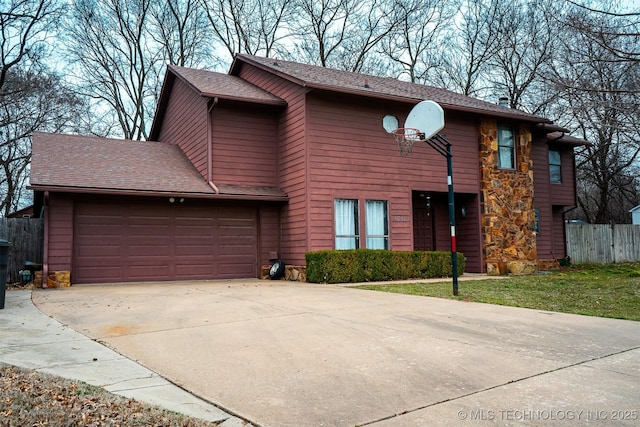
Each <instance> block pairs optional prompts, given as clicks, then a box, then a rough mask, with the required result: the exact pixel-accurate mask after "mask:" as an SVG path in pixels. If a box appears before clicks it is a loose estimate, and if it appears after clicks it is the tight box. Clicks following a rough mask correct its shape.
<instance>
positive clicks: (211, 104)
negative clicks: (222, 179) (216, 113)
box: [207, 96, 220, 194]
mask: <svg viewBox="0 0 640 427" xmlns="http://www.w3.org/2000/svg"><path fill="white" fill-rule="evenodd" d="M217 103H218V97H217V96H216V97H215V98H213V101H211V102H209V105H208V108H207V183H208V184H209V186H210V187H211V188H212V189H213V191H214V192H215V193H216V194H220V190H219V189H218V187H217V186H216V184H214V182H213V129H212V127H213V119H212V117H211V112H212V111H213V107H215V106H216V104H217Z"/></svg>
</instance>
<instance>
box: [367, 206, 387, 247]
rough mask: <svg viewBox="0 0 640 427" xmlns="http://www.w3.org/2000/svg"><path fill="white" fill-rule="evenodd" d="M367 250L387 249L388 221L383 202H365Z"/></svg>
mask: <svg viewBox="0 0 640 427" xmlns="http://www.w3.org/2000/svg"><path fill="white" fill-rule="evenodd" d="M365 208H366V209H365V211H366V229H367V249H389V221H388V219H387V202H386V201H385V200H367V202H366V205H365Z"/></svg>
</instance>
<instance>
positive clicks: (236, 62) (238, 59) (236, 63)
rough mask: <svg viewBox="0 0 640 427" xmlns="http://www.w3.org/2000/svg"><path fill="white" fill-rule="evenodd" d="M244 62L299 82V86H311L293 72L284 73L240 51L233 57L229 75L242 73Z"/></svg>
mask: <svg viewBox="0 0 640 427" xmlns="http://www.w3.org/2000/svg"><path fill="white" fill-rule="evenodd" d="M274 61H275V62H277V61H276V60H274ZM242 63H245V64H249V65H253V66H254V67H256V68H259V69H261V70H263V71H266V72H268V73H269V74H275V75H276V76H278V77H280V78H282V79H285V80H288V81H290V82H292V83H295V84H297V85H298V86H302V87H311V86H309V84H308V83H307V82H306V81H304V80H301V79H298V78H295V77H293V76H292V75H291V74H288V73H284V72H282V71H278V70H276V69H274V68H272V67H268V66H266V65H264V64H261V63H260V62H257V61H254V60H253V59H251V58H248V57H246V56H244V55H242V54H240V53H238V54H236V56H234V57H233V62H232V63H231V67H229V75H232V76H238V74H240V68H241V67H242Z"/></svg>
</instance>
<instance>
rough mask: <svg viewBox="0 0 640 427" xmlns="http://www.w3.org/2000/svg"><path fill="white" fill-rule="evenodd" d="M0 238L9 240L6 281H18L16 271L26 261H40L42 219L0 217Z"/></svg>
mask: <svg viewBox="0 0 640 427" xmlns="http://www.w3.org/2000/svg"><path fill="white" fill-rule="evenodd" d="M0 239H5V240H8V241H10V242H11V246H10V247H9V261H8V264H7V283H13V282H18V281H20V275H19V274H18V272H19V271H20V270H22V269H23V268H24V265H25V263H26V262H27V261H31V262H33V263H36V264H41V263H42V249H43V241H44V221H43V220H42V219H36V218H0Z"/></svg>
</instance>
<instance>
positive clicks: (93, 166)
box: [30, 132, 214, 194]
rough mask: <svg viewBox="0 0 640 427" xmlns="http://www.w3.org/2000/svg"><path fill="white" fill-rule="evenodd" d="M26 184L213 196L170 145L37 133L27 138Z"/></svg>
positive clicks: (193, 170) (180, 152)
mask: <svg viewBox="0 0 640 427" xmlns="http://www.w3.org/2000/svg"><path fill="white" fill-rule="evenodd" d="M30 184H31V187H34V188H35V187H40V186H42V187H67V188H85V189H102V190H113V191H115V192H117V191H118V190H119V191H134V192H149V193H184V194H186V193H196V194H197V193H199V194H214V191H213V189H212V188H211V187H210V186H209V185H208V184H207V183H206V182H205V180H204V179H203V178H202V176H201V175H200V174H199V173H198V171H197V170H196V169H195V168H194V167H193V165H192V164H191V163H190V162H189V160H188V159H187V157H186V156H185V155H184V154H183V153H182V151H180V148H179V147H177V146H176V145H173V144H168V143H164V142H147V141H130V140H124V139H108V138H99V137H90V136H77V135H64V134H51V133H40V132H36V133H34V135H33V155H32V160H31V178H30Z"/></svg>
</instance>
